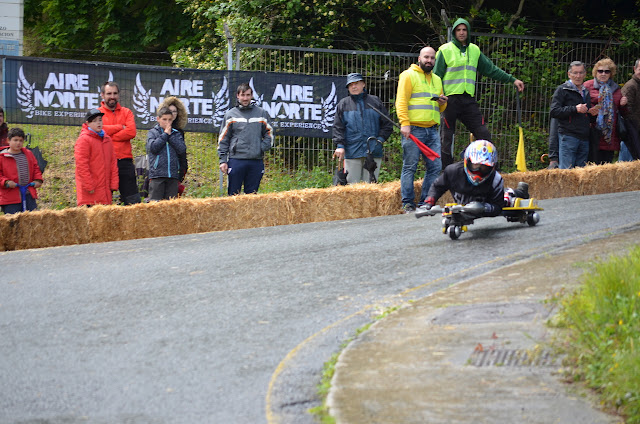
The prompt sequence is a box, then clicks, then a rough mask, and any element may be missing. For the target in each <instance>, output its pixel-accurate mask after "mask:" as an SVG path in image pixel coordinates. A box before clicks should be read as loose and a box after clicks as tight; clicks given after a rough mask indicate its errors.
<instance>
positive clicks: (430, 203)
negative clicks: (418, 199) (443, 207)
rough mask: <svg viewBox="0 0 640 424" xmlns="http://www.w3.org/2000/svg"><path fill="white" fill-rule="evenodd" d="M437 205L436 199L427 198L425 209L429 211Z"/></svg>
mask: <svg viewBox="0 0 640 424" xmlns="http://www.w3.org/2000/svg"><path fill="white" fill-rule="evenodd" d="M435 204H436V199H434V198H433V197H427V198H426V200H425V201H424V207H425V209H427V210H429V209H431V208H432V207H433V206H434V205H435Z"/></svg>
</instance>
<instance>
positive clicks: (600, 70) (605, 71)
mask: <svg viewBox="0 0 640 424" xmlns="http://www.w3.org/2000/svg"><path fill="white" fill-rule="evenodd" d="M598 73H599V74H610V73H611V69H598Z"/></svg>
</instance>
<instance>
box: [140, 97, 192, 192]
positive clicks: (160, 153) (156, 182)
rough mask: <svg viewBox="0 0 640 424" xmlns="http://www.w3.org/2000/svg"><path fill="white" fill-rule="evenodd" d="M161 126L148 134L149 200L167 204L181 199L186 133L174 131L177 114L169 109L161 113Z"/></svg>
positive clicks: (162, 108)
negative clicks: (173, 126)
mask: <svg viewBox="0 0 640 424" xmlns="http://www.w3.org/2000/svg"><path fill="white" fill-rule="evenodd" d="M157 115H158V117H157V118H156V120H157V121H158V124H157V125H156V126H155V127H153V128H152V129H150V130H149V133H148V134H147V156H148V157H149V200H163V199H170V198H172V197H177V196H178V184H179V183H180V161H179V160H178V155H184V154H185V152H186V151H187V146H186V144H185V143H184V138H183V136H182V133H181V132H180V131H178V130H176V129H174V128H172V126H171V124H172V123H173V119H174V118H173V114H172V113H171V109H169V108H168V107H161V108H160V109H158V113H157Z"/></svg>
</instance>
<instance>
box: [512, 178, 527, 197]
mask: <svg viewBox="0 0 640 424" xmlns="http://www.w3.org/2000/svg"><path fill="white" fill-rule="evenodd" d="M513 194H515V196H516V197H519V198H521V199H528V198H529V184H527V183H525V182H523V181H520V182H519V183H518V187H517V188H516V189H515V190H513Z"/></svg>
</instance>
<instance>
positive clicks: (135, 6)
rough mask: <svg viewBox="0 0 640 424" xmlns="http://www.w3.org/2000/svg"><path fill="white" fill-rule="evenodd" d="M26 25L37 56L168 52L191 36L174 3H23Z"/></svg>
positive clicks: (147, 0)
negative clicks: (76, 52)
mask: <svg viewBox="0 0 640 424" xmlns="http://www.w3.org/2000/svg"><path fill="white" fill-rule="evenodd" d="M25 21H26V23H27V25H25V26H28V27H30V28H31V31H32V33H33V34H34V35H35V36H36V37H37V38H38V40H39V44H40V45H41V46H43V48H44V52H38V53H39V54H41V53H47V52H49V53H53V52H57V51H60V50H64V49H75V50H90V51H92V52H94V53H100V52H113V51H140V52H158V51H166V50H167V48H169V46H171V45H176V43H179V42H180V41H181V40H183V39H184V38H185V36H184V34H187V36H188V35H190V34H191V19H190V17H189V16H187V15H185V14H183V10H182V6H180V5H178V4H176V2H175V1H173V0H170V1H166V2H165V1H163V2H154V1H152V0H102V1H99V2H98V1H91V0H44V1H36V0H25Z"/></svg>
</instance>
